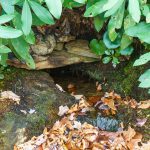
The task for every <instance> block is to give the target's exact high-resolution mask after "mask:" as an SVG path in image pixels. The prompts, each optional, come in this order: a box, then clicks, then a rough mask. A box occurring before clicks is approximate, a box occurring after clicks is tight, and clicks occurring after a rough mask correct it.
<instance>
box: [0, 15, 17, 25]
mask: <svg viewBox="0 0 150 150" xmlns="http://www.w3.org/2000/svg"><path fill="white" fill-rule="evenodd" d="M14 17H15V16H14V15H2V16H0V24H3V23H6V22H9V21H10V20H12V19H13V18H14Z"/></svg>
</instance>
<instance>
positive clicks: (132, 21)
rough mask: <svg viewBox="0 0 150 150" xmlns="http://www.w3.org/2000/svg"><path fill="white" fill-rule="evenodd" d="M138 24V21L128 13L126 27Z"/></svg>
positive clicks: (125, 21)
mask: <svg viewBox="0 0 150 150" xmlns="http://www.w3.org/2000/svg"><path fill="white" fill-rule="evenodd" d="M135 24H136V22H135V21H134V20H133V19H132V17H131V15H127V16H126V17H125V18H124V29H128V28H129V27H132V26H134V25H135Z"/></svg>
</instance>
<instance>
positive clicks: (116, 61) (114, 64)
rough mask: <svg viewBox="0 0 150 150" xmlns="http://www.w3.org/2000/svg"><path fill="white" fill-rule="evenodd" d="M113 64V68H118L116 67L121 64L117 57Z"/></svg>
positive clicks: (114, 58)
mask: <svg viewBox="0 0 150 150" xmlns="http://www.w3.org/2000/svg"><path fill="white" fill-rule="evenodd" d="M112 63H113V66H114V67H116V65H117V64H119V60H118V58H117V57H113V59H112Z"/></svg>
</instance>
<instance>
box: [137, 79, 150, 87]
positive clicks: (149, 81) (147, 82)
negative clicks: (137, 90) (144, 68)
mask: <svg viewBox="0 0 150 150" xmlns="http://www.w3.org/2000/svg"><path fill="white" fill-rule="evenodd" d="M139 87H141V88H149V87H150V78H149V79H146V80H144V81H142V82H141V83H140V84H139Z"/></svg>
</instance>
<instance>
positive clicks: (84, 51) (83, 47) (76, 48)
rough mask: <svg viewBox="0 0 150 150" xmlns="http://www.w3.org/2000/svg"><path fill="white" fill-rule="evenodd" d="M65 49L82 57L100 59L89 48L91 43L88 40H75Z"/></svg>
mask: <svg viewBox="0 0 150 150" xmlns="http://www.w3.org/2000/svg"><path fill="white" fill-rule="evenodd" d="M65 48H66V49H67V51H68V52H69V53H73V54H77V55H80V56H85V57H91V58H99V57H98V56H97V55H96V54H94V53H93V52H92V51H91V50H90V48H89V42H88V41H86V40H75V41H71V42H69V43H67V44H66V45H65Z"/></svg>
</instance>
